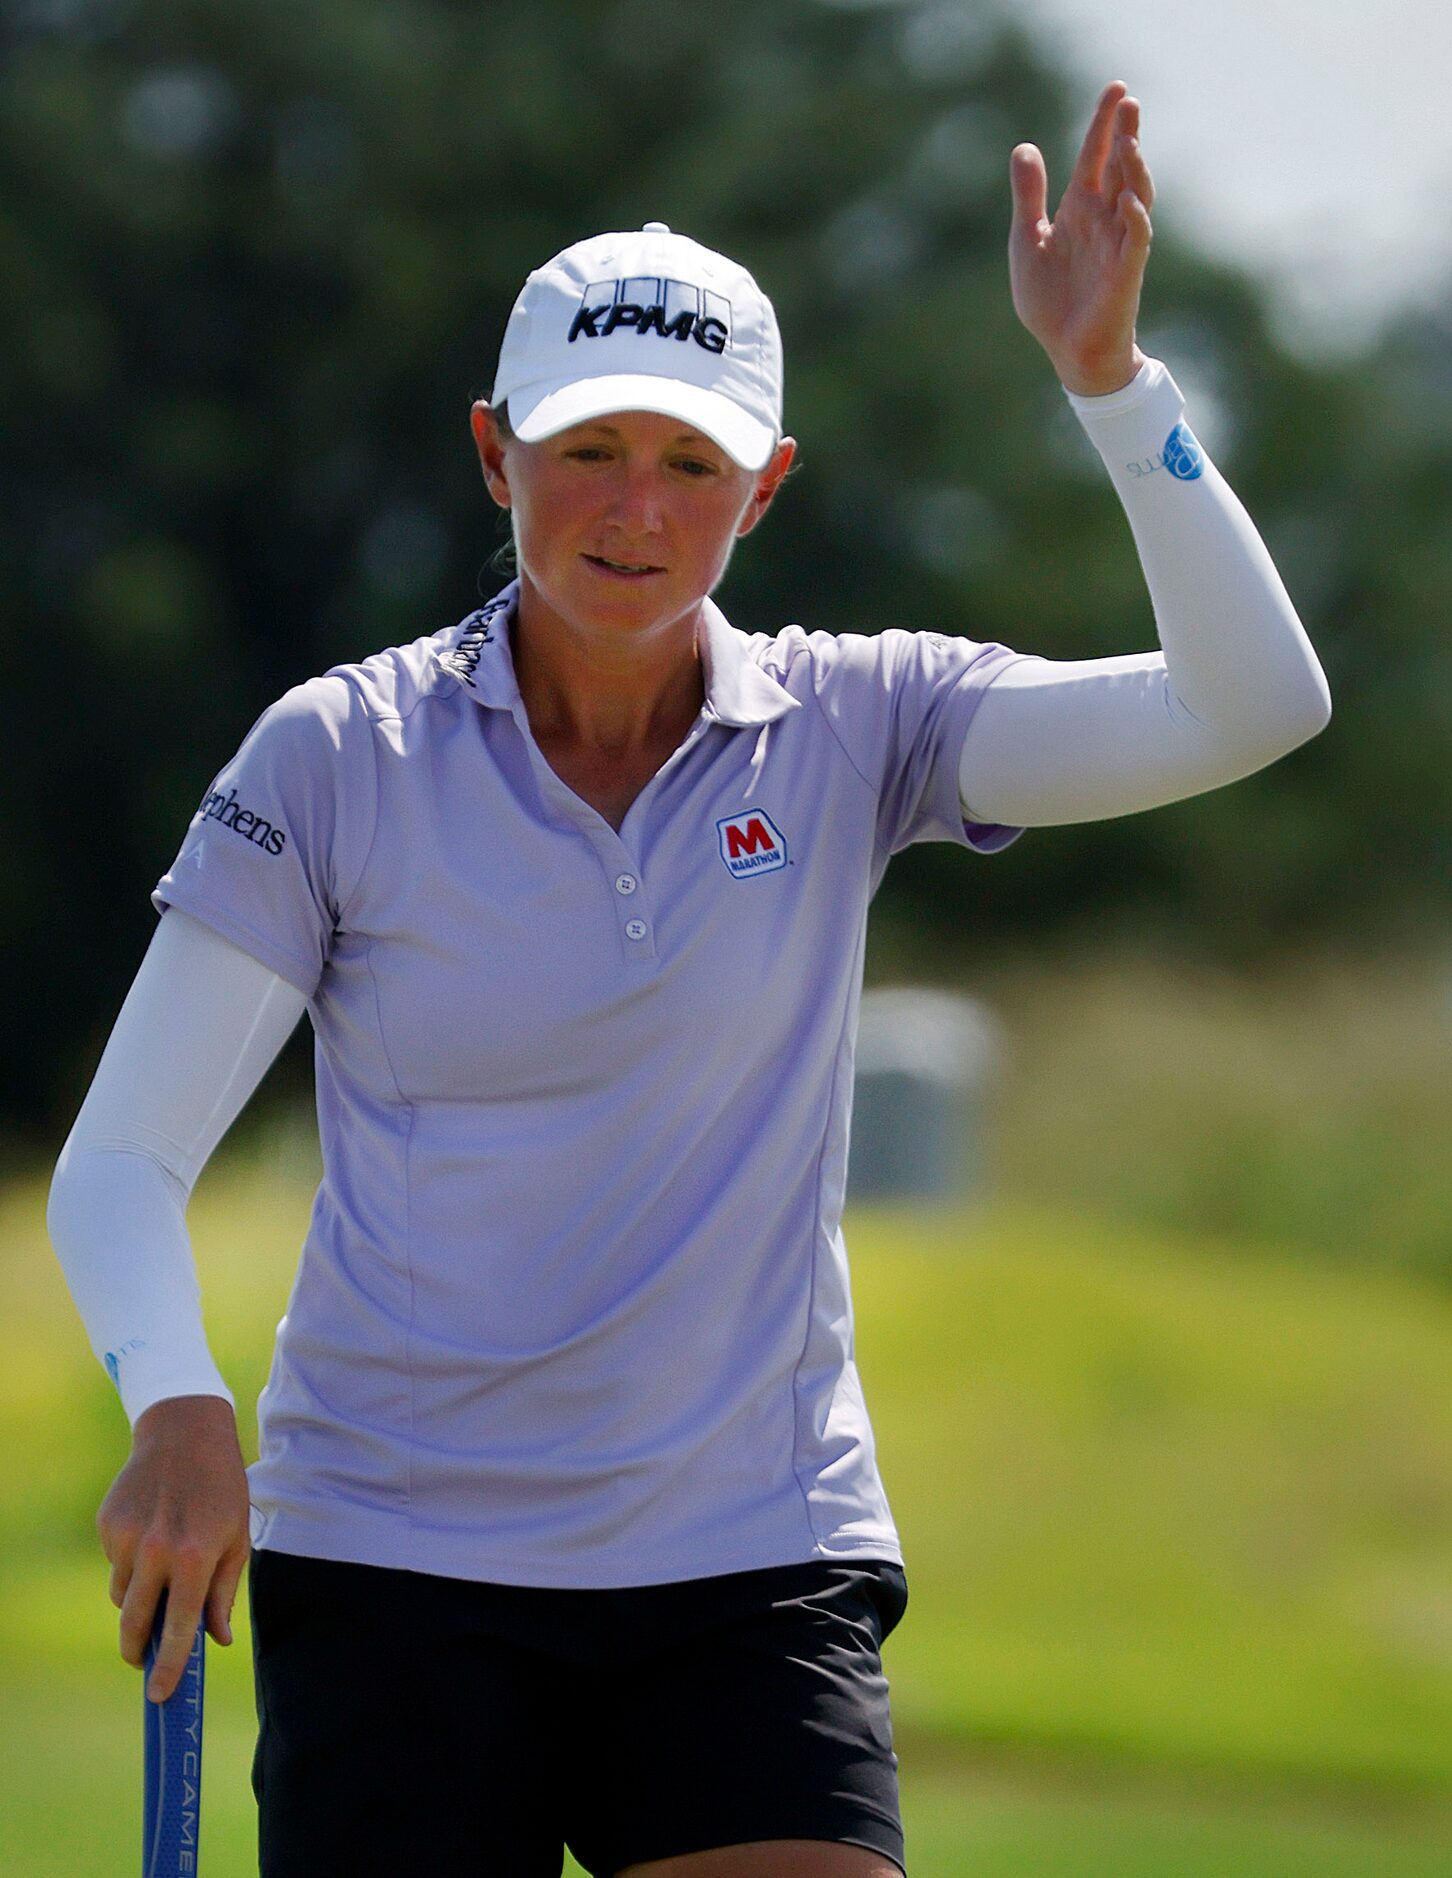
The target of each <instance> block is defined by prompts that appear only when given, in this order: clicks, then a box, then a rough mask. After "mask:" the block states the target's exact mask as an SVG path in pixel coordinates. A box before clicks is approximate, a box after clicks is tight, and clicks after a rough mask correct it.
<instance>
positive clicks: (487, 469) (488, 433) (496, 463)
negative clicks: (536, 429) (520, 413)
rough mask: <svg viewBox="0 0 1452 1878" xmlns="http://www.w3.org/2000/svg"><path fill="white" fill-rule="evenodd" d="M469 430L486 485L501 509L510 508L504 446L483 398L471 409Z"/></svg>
mask: <svg viewBox="0 0 1452 1878" xmlns="http://www.w3.org/2000/svg"><path fill="white" fill-rule="evenodd" d="M469 428H470V430H471V431H472V432H473V433H474V448H475V449H476V450H477V451H478V452H479V467H480V468H481V469H482V470H483V472H484V485H485V487H486V488H487V489H488V491H489V493H490V495H491V496H492V497H493V498H494V500H495V501H496V502H497V503H498V504H499V506H500V508H501V509H507V508H509V507H510V493H509V476H508V473H507V471H506V470H505V467H504V444H503V442H502V441H501V439H500V436H499V426H498V424H497V423H496V422H495V421H494V413H493V412H492V411H491V410H490V408H489V406H488V405H487V404H486V403H485V402H484V400H483V399H482V398H480V399H479V400H478V402H477V403H476V404H474V405H472V406H471V407H470V410H469Z"/></svg>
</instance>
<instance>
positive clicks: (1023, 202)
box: [1008, 79, 1155, 398]
mask: <svg viewBox="0 0 1452 1878" xmlns="http://www.w3.org/2000/svg"><path fill="white" fill-rule="evenodd" d="M1127 90H1128V88H1127V86H1125V85H1124V84H1123V83H1121V81H1120V80H1118V79H1116V80H1115V81H1114V83H1113V84H1111V85H1106V86H1105V87H1104V90H1103V91H1102V92H1101V93H1100V96H1099V102H1098V104H1097V105H1096V106H1095V108H1094V117H1093V120H1092V122H1091V123H1090V125H1089V129H1088V132H1087V134H1086V135H1085V138H1084V144H1083V148H1082V149H1081V150H1080V152H1079V160H1078V162H1077V163H1076V164H1075V165H1074V174H1073V176H1072V177H1071V178H1070V180H1069V186H1068V188H1067V189H1066V190H1065V191H1064V197H1063V200H1062V201H1061V202H1060V204H1059V212H1058V214H1057V215H1056V216H1055V217H1054V219H1053V221H1052V222H1050V221H1049V220H1048V216H1047V208H1048V173H1047V171H1046V170H1045V167H1044V159H1043V155H1042V153H1041V152H1040V151H1039V149H1038V146H1037V145H1036V144H1031V143H1021V144H1019V145H1018V146H1017V147H1016V148H1015V150H1014V152H1013V157H1012V162H1011V180H1012V185H1013V229H1012V232H1011V233H1010V235H1009V241H1008V272H1009V280H1010V282H1011V284H1012V288H1013V305H1014V311H1015V312H1016V313H1017V314H1018V316H1019V318H1020V319H1021V320H1022V321H1023V323H1024V325H1025V326H1026V327H1027V328H1028V329H1029V331H1030V332H1031V333H1032V334H1033V336H1034V338H1035V339H1037V340H1038V342H1039V344H1040V345H1041V346H1042V347H1043V348H1044V350H1045V352H1047V353H1048V355H1049V358H1050V359H1051V360H1052V362H1053V366H1054V370H1055V371H1056V372H1057V373H1058V374H1059V377H1060V379H1061V380H1062V382H1063V383H1064V385H1065V386H1066V387H1067V388H1068V390H1070V391H1074V392H1078V393H1080V394H1081V395H1082V396H1084V397H1091V398H1092V397H1101V396H1103V395H1104V394H1105V393H1107V392H1111V391H1118V390H1119V389H1120V387H1121V386H1123V385H1127V384H1128V383H1129V381H1130V379H1132V378H1133V377H1134V375H1135V373H1136V372H1137V371H1138V370H1139V368H1140V366H1141V365H1142V364H1143V363H1144V354H1143V353H1142V352H1141V351H1140V349H1139V347H1138V346H1137V345H1136V344H1135V342H1134V322H1135V316H1136V314H1137V313H1138V312H1139V294H1140V287H1141V285H1142V283H1143V281H1144V269H1145V262H1146V261H1147V260H1148V258H1149V250H1150V218H1149V212H1150V207H1151V204H1152V203H1153V202H1154V194H1155V192H1154V184H1153V183H1152V182H1151V181H1150V173H1149V170H1148V169H1147V168H1146V167H1145V161H1144V157H1143V155H1142V154H1141V152H1140V147H1139V100H1138V99H1137V98H1131V97H1129V96H1127Z"/></svg>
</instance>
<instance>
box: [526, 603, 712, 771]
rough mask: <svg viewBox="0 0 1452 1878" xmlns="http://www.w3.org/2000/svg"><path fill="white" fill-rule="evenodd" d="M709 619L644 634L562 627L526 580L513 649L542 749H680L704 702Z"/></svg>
mask: <svg viewBox="0 0 1452 1878" xmlns="http://www.w3.org/2000/svg"><path fill="white" fill-rule="evenodd" d="M702 611H703V607H702V606H701V605H697V606H696V607H695V609H694V610H693V611H692V612H690V613H687V614H685V615H683V616H682V617H681V618H680V619H678V620H671V621H668V622H665V623H663V624H661V625H658V626H653V627H650V628H647V629H645V630H643V631H640V632H621V631H620V630H618V629H611V628H598V627H592V626H591V625H590V624H588V623H584V624H582V623H580V622H577V621H572V620H566V619H564V618H562V617H561V616H560V615H559V614H558V613H557V612H555V611H554V609H553V608H552V607H551V606H550V605H549V603H548V601H546V600H545V599H544V598H543V597H542V595H541V594H540V593H539V591H538V589H537V588H536V587H534V585H533V584H532V582H531V581H530V579H529V576H528V575H527V574H523V573H522V574H521V575H520V581H519V603H518V606H517V607H516V609H515V615H514V622H513V627H512V631H511V638H510V650H511V652H512V655H513V659H514V673H515V677H516V679H517V680H518V683H519V694H520V697H521V698H522V699H523V700H524V708H525V713H526V715H527V716H528V718H529V723H530V729H531V731H532V732H533V734H534V736H535V738H536V740H537V741H539V742H540V743H542V744H543V743H545V742H548V741H560V742H565V743H569V744H576V745H588V746H590V747H593V748H595V749H598V750H600V751H604V752H615V753H623V752H626V751H630V750H643V749H646V748H648V747H650V746H652V745H656V744H659V743H661V742H662V741H670V742H672V743H677V742H679V741H680V739H681V738H682V737H683V736H684V735H685V733H686V730H687V729H688V728H689V726H690V725H691V723H692V722H693V721H694V719H695V717H696V714H697V713H698V712H699V710H700V708H701V705H702V703H703V701H704V699H705V695H706V687H705V676H704V672H703V668H702V665H701V656H700V651H699V647H698V644H697V634H698V631H699V629H700V625H701V615H702Z"/></svg>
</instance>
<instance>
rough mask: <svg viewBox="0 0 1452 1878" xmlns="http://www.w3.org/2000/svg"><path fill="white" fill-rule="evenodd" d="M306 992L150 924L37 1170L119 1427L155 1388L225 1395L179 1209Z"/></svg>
mask: <svg viewBox="0 0 1452 1878" xmlns="http://www.w3.org/2000/svg"><path fill="white" fill-rule="evenodd" d="M305 1004H306V999H305V998H304V997H303V994H302V993H301V992H300V991H299V990H297V989H296V987H295V986H293V985H290V984H289V983H288V982H287V980H286V979H284V978H279V977H278V975H277V973H276V972H273V971H270V970H269V969H268V967H267V966H265V965H263V964H262V963H260V961H259V960H257V959H254V958H253V957H252V956H251V954H250V953H247V952H244V951H242V950H241V948H240V947H238V946H235V945H233V944H232V943H231V941H230V940H227V939H224V938H223V937H222V936H221V934H220V933H217V932H214V931H213V930H212V928H211V927H210V926H207V925H206V924H204V923H203V922H202V921H201V920H197V919H193V918H192V917H191V916H190V915H189V914H186V913H183V912H181V911H179V910H178V909H177V908H176V907H169V908H168V909H167V911H166V912H165V913H164V914H163V915H162V919H161V923H160V925H159V926H158V927H157V929H156V932H155V933H154V934H153V935H152V940H151V944H150V946H149V947H148V949H147V952H146V956H145V958H144V959H143V960H142V962H141V968H140V970H139V971H138V972H137V974H136V978H135V980H134V981H133V983H132V986H131V989H130V991H129V992H128V993H127V995H126V1001H125V1003H124V1004H123V1005H122V1007H121V1012H120V1015H119V1016H118V1017H117V1019H116V1025H115V1028H114V1029H113V1030H112V1032H111V1036H110V1040H109V1041H108V1043H107V1045H106V1048H105V1051H104V1052H103V1054H102V1056H101V1061H100V1063H99V1065H98V1066H97V1069H96V1074H95V1077H94V1079H93V1080H92V1083H91V1087H90V1089H89V1090H88V1092H87V1094H86V1098H85V1101H84V1102H83V1103H82V1104H81V1110H80V1113H79V1114H78V1115H77V1117H76V1120H75V1125H74V1126H73V1127H72V1129H71V1132H70V1135H69V1136H68V1137H67V1140H66V1144H65V1147H64V1148H63V1149H62V1150H61V1155H60V1159H59V1161H58V1162H57V1163H56V1169H55V1173H54V1176H53V1177H52V1180H51V1187H50V1200H49V1205H48V1207H47V1210H46V1225H47V1227H48V1228H49V1231H50V1237H51V1243H52V1245H53V1246H54V1247H55V1251H56V1255H57V1257H58V1258H59V1259H60V1263H61V1268H62V1270H63V1271H64V1273H65V1278H66V1283H67V1284H68V1285H69V1287H70V1292H71V1296H72V1298H73V1299H74V1300H75V1303H76V1307H77V1309H78V1310H79V1312H80V1314H81V1321H82V1322H83V1324H84V1325H85V1327H86V1333H87V1335H88V1336H89V1338H90V1342H91V1348H92V1349H93V1350H94V1351H95V1353H96V1356H97V1358H98V1360H99V1361H100V1362H101V1363H102V1364H104V1366H105V1368H106V1370H107V1372H108V1373H109V1374H110V1375H111V1377H112V1380H113V1381H114V1382H115V1383H116V1386H117V1388H118V1390H119V1391H120V1394H121V1404H122V1407H123V1408H124V1409H125V1411H126V1416H127V1419H128V1420H129V1421H130V1423H131V1425H132V1427H133V1428H134V1427H135V1425H136V1420H137V1417H138V1416H139V1415H141V1414H142V1413H143V1412H144V1411H145V1410H146V1409H148V1408H150V1406H151V1404H152V1403H153V1402H159V1401H161V1400H162V1399H163V1398H164V1397H166V1396H177V1395H218V1396H222V1397H224V1398H225V1399H226V1400H227V1401H228V1402H230V1403H231V1404H232V1406H233V1407H234V1408H235V1407H236V1400H235V1398H234V1397H233V1395H232V1392H231V1390H230V1389H228V1387H227V1385H226V1383H225V1382H224V1381H223V1380H222V1375H221V1372H220V1371H219V1370H218V1368H217V1365H216V1363H215V1362H214V1361H213V1360H212V1354H211V1351H210V1349H209V1348H208V1346H207V1338H206V1333H205V1331H204V1330H203V1327H202V1313H201V1289H200V1286H199V1284H198V1282H197V1271H196V1263H195V1261H194V1259H193V1257H192V1248H191V1241H190V1239H189V1238H188V1236H187V1228H186V1207H187V1201H188V1200H189V1198H190V1197H191V1190H192V1186H193V1184H194V1183H195V1181H196V1178H197V1176H198V1174H200V1172H201V1171H202V1168H203V1167H204V1166H205V1165H206V1162H207V1159H208V1157H209V1156H210V1155H211V1153H212V1150H213V1149H214V1148H215V1147H216V1145H217V1143H218V1142H219V1141H220V1140H221V1138H222V1136H223V1135H224V1134H225V1133H226V1132H227V1130H228V1129H229V1128H230V1127H231V1125H232V1123H233V1122H234V1121H235V1120H236V1118H237V1115H238V1114H239V1113H240V1111H241V1109H242V1106H243V1104H244V1103H245V1102H246V1101H247V1098H248V1097H249V1096H250V1095H251V1094H252V1092H253V1090H254V1089H255V1088H256V1087H257V1085H258V1083H259V1082H260V1081H261V1080H262V1077H263V1075H264V1073H265V1072H266V1070H267V1067H268V1065H269V1064H270V1063H271V1062H272V1061H273V1059H274V1057H276V1055H277V1053H278V1051H279V1050H280V1049H281V1048H282V1046H283V1044H284V1043H285V1042H286V1041H287V1039H288V1037H289V1036H290V1035H291V1034H292V1031H293V1029H294V1028H295V1026H296V1024H297V1020H298V1018H299V1017H300V1016H301V1015H302V1012H303V1008H304V1006H305Z"/></svg>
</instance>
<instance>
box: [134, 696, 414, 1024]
mask: <svg viewBox="0 0 1452 1878" xmlns="http://www.w3.org/2000/svg"><path fill="white" fill-rule="evenodd" d="M375 764H376V757H375V753H374V749H373V732H372V727H371V724H370V722H369V719H368V714H367V710H366V706H365V705H364V702H363V699H362V697H361V696H360V695H359V693H358V692H357V690H356V689H355V688H354V687H353V686H352V685H351V684H349V683H348V681H347V680H346V679H344V678H342V677H339V676H336V675H333V674H328V675H326V676H324V677H320V678H310V679H308V680H307V682H306V683H305V684H301V685H296V686H294V687H293V689H292V690H291V691H288V692H285V693H284V695H283V696H282V697H281V698H279V699H278V700H277V702H276V703H275V704H271V705H269V706H268V708H267V709H266V710H265V711H264V712H263V713H262V715H261V717H259V718H258V720H257V722H256V723H255V724H254V725H253V726H252V728H251V730H250V731H248V733H247V735H246V737H245V738H244V739H243V742H242V745H241V748H240V749H239V750H238V751H237V754H236V755H235V756H234V757H233V758H232V760H231V762H230V763H228V764H227V765H226V767H225V768H224V769H223V770H222V771H221V772H220V774H219V775H217V776H216V777H215V778H214V780H213V782H212V785H211V787H210V788H209V789H208V790H207V792H206V794H205V795H204V796H203V798H202V800H201V803H200V804H199V806H198V808H197V812H196V814H195V815H194V816H193V817H192V820H191V824H190V826H189V827H188V829H187V831H186V835H185V837H184V838H183V841H182V844H181V848H180V849H179V851H178V853H177V857H176V859H175V860H174V861H173V862H172V864H171V866H170V868H169V869H168V870H167V872H166V873H165V874H163V875H162V877H161V879H160V880H159V881H158V882H157V884H156V887H155V889H154V890H153V892H152V895H151V903H152V905H153V906H154V907H155V908H156V910H157V912H158V913H161V912H164V911H165V909H166V908H167V907H168V906H179V907H181V908H182V909H183V911H184V912H187V913H190V914H192V915H193V917H194V918H196V919H200V920H203V921H205V922H206V924H207V925H209V926H211V927H213V928H214V929H215V930H216V931H217V932H219V933H221V934H222V936H223V937H224V938H227V939H230V940H231V941H232V943H233V944H234V945H238V946H241V947H242V949H243V950H244V951H245V952H248V953H250V954H251V955H252V957H253V958H256V959H260V960H261V962H262V963H263V964H264V965H266V966H268V967H270V968H271V969H272V970H273V971H275V972H277V973H278V974H279V975H280V976H281V977H283V978H285V979H286V980H287V981H288V983H289V984H291V985H295V986H296V987H297V989H298V990H299V991H301V992H302V994H303V995H304V997H309V998H310V997H312V995H313V993H314V991H315V990H316V989H317V984H318V980H319V978H320V977H321V976H322V971H323V967H324V965H325V964H326V963H327V960H328V957H329V954H330V952H331V950H332V941H333V935H334V933H335V931H336V930H337V927H338V924H339V921H340V918H341V916H342V913H343V909H344V908H345V907H346V905H347V902H348V900H349V898H350V897H351V895H352V894H353V892H354V890H355V888H356V887H357V884H358V881H359V878H360V877H361V874H362V871H363V865H364V862H365V861H366V858H367V854H368V849H369V847H370V846H371V843H372V839H373V828H374V823H375V821H376V818H377V803H378V785H377V773H376V768H375Z"/></svg>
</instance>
